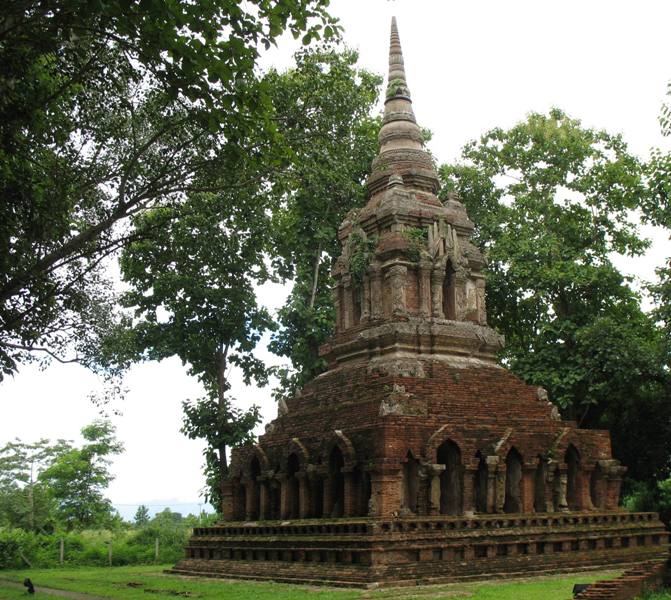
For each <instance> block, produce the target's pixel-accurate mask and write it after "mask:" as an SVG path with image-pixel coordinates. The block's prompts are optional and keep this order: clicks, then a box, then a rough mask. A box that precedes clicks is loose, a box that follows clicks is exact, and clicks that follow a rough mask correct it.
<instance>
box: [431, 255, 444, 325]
mask: <svg viewBox="0 0 671 600" xmlns="http://www.w3.org/2000/svg"><path fill="white" fill-rule="evenodd" d="M444 281H445V269H444V268H440V267H439V268H435V269H433V271H432V272H431V314H432V315H433V316H434V317H435V318H436V319H444V318H445V313H444V312H443V282H444Z"/></svg>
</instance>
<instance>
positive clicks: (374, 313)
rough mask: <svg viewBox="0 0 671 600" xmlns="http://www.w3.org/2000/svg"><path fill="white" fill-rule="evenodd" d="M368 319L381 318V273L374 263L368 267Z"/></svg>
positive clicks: (377, 265)
mask: <svg viewBox="0 0 671 600" xmlns="http://www.w3.org/2000/svg"><path fill="white" fill-rule="evenodd" d="M370 317H371V319H373V320H377V319H381V318H382V273H381V272H380V265H379V264H378V263H375V262H374V263H372V264H371V266H370Z"/></svg>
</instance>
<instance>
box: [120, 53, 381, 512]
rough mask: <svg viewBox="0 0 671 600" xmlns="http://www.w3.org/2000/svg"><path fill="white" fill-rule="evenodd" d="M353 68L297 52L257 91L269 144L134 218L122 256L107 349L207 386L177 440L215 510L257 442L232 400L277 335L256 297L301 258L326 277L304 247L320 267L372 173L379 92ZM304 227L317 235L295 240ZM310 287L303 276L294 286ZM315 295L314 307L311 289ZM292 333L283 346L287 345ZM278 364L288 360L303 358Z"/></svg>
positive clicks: (342, 59)
mask: <svg viewBox="0 0 671 600" xmlns="http://www.w3.org/2000/svg"><path fill="white" fill-rule="evenodd" d="M356 59H357V57H356V54H355V53H353V52H349V51H338V50H337V49H335V48H333V47H321V48H319V49H317V50H312V51H301V52H299V53H298V54H297V56H296V66H295V67H294V68H292V69H290V70H289V71H287V72H286V73H278V72H276V71H271V72H270V73H268V74H267V75H266V76H265V77H264V78H263V83H264V84H265V85H267V86H268V89H270V90H272V92H271V94H270V96H271V100H272V111H273V112H272V114H273V118H274V121H275V123H276V131H275V134H274V137H273V138H269V137H268V136H267V132H266V131H265V130H263V129H259V130H255V131H253V132H252V130H251V129H250V130H249V131H248V132H247V133H248V136H249V137H248V138H247V139H246V140H239V143H244V145H245V146H247V147H250V148H253V149H254V150H253V152H250V153H248V154H247V155H245V156H239V155H232V156H228V157H227V159H226V160H227V161H228V162H227V163H226V164H225V165H224V166H223V167H222V168H221V169H218V170H216V171H214V172H212V173H208V174H203V175H202V176H201V177H200V178H199V185H200V186H201V188H203V189H211V190H216V191H202V192H191V193H189V194H187V196H186V197H185V198H184V199H183V200H182V201H181V202H180V204H179V205H175V206H170V207H166V206H163V207H161V208H155V209H151V210H146V211H144V212H143V213H142V214H140V215H138V216H137V217H134V218H133V219H132V225H133V228H134V231H135V234H136V235H137V236H138V238H140V239H139V240H137V241H132V242H130V243H129V244H128V246H127V247H126V248H125V249H124V251H123V253H122V258H121V272H122V277H123V279H124V281H125V282H127V283H128V284H129V285H130V290H129V291H128V292H127V293H126V294H125V295H124V296H123V299H122V302H123V304H124V305H125V306H126V307H128V308H129V309H132V311H133V324H132V326H131V327H127V328H122V329H121V331H120V332H119V335H118V336H117V337H116V340H115V342H114V344H113V345H115V346H116V348H117V349H118V350H119V352H120V353H121V354H123V353H124V352H126V351H129V350H130V353H129V356H131V357H132V358H133V359H134V360H137V359H139V358H143V359H152V360H157V359H158V360H160V359H162V358H165V357H168V356H173V355H177V356H179V357H180V359H181V360H182V362H183V363H184V364H185V365H188V369H189V373H190V374H192V375H194V376H196V377H198V378H199V380H200V381H201V382H202V383H203V385H204V388H205V392H206V395H205V396H204V397H203V398H200V399H196V400H190V401H186V402H184V405H183V406H184V413H185V418H184V426H183V429H182V431H183V432H184V433H185V434H186V435H188V436H189V437H192V438H201V439H204V440H206V442H207V446H206V449H205V474H206V480H207V487H206V495H207V499H208V500H209V501H210V502H211V503H212V504H213V506H219V505H220V493H221V490H220V485H221V481H222V479H223V478H224V477H225V475H226V473H227V469H228V459H227V451H228V448H230V447H231V446H236V445H239V444H242V443H244V442H246V441H248V440H249V439H251V437H250V436H251V434H250V432H251V430H252V429H253V428H254V426H255V425H256V424H257V423H258V421H259V414H258V409H257V408H256V407H252V408H251V409H250V410H246V411H242V410H240V409H238V408H236V406H235V399H234V398H231V397H230V395H229V394H228V392H229V389H230V382H229V374H228V371H229V368H230V367H231V366H234V367H237V368H238V369H240V370H241V372H242V375H243V378H244V380H245V382H246V383H250V382H251V381H255V382H257V383H260V384H264V383H265V382H266V379H267V370H266V367H265V365H264V364H263V363H262V362H261V361H260V360H259V359H258V358H256V357H255V355H254V353H253V351H254V349H255V347H256V345H257V343H258V342H259V340H260V338H261V336H262V335H263V333H264V332H265V331H272V330H273V329H275V323H274V321H273V319H272V318H271V316H270V315H269V314H268V312H267V311H266V310H265V309H264V308H263V307H260V306H259V305H258V303H257V286H258V285H260V284H263V283H264V282H266V281H268V280H269V278H271V277H272V276H273V275H274V274H278V275H279V276H280V277H289V276H294V275H296V274H297V273H298V271H296V270H295V269H296V267H295V265H296V264H297V263H300V261H297V262H296V261H294V260H293V258H294V257H295V256H296V255H298V256H299V257H303V258H305V256H304V255H305V253H306V252H309V253H310V256H311V257H312V258H310V259H309V264H310V265H311V266H310V269H311V274H312V273H313V272H314V270H315V269H316V272H317V273H319V272H321V273H322V276H323V277H324V278H326V277H327V271H328V269H329V267H330V265H329V262H328V261H326V263H325V265H323V266H322V265H321V264H320V261H321V260H322V251H321V250H320V251H319V253H318V255H315V254H314V248H313V247H312V246H310V243H311V242H313V243H315V244H317V246H320V245H323V248H324V252H325V253H326V254H327V255H328V252H330V251H331V250H332V247H333V241H332V240H331V241H329V240H330V238H331V237H334V236H335V228H336V226H337V223H338V222H339V221H340V219H341V217H342V214H343V210H345V209H346V208H347V206H348V204H347V201H349V202H351V201H352V200H351V198H352V197H354V198H356V197H357V196H356V194H355V192H356V189H357V185H359V184H357V183H356V181H357V177H358V178H359V179H360V178H361V177H362V175H361V174H362V173H363V172H365V168H367V164H368V159H369V158H370V156H369V155H370V153H371V152H372V140H373V137H374V135H373V134H374V132H375V130H376V127H375V122H374V121H372V120H371V119H370V118H369V117H368V112H369V110H370V107H371V105H372V103H373V102H374V100H375V98H376V92H375V86H376V84H377V81H378V80H377V78H375V77H374V76H372V75H370V74H368V73H366V72H362V71H359V70H357V69H356V68H355V63H356ZM327 91H328V92H327ZM353 148H354V149H356V151H355V152H352V149H353ZM350 154H351V156H350ZM364 158H365V160H364ZM364 163H365V165H364ZM353 181H354V183H353ZM346 200H347V201H346ZM308 211H311V212H310V218H308V217H307V216H306V214H305V213H306V212H308ZM329 213H333V214H332V215H330V216H328V215H329ZM325 217H326V218H325ZM306 228H307V229H311V230H312V233H311V235H312V236H315V235H316V236H317V237H316V238H315V237H311V238H310V239H303V235H302V234H303V233H304V232H305V231H306ZM271 232H272V233H271ZM327 241H328V243H327ZM269 257H270V261H269ZM315 261H317V262H315ZM269 262H270V263H271V264H268V263H269ZM313 264H314V266H312V265H313ZM301 273H303V274H304V272H303V271H301ZM304 283H305V284H307V282H306V281H305V280H303V279H301V278H300V276H299V277H297V284H296V285H303V284H304ZM309 284H310V286H311V287H312V288H313V289H314V294H315V297H316V295H317V281H315V282H314V285H313V283H312V281H310V282H309ZM326 296H328V291H327V290H325V288H324V287H323V286H322V287H321V288H320V300H319V301H318V302H316V301H315V298H314V297H313V298H312V300H310V301H307V303H308V304H310V303H311V304H312V305H313V308H314V310H316V311H323V310H328V309H329V307H330V300H329V301H328V302H325V300H324V297H326ZM325 304H326V309H325V308H324V305H325ZM282 314H283V315H285V314H286V313H285V312H283V313H282ZM280 320H281V321H282V322H283V323H284V320H283V317H281V318H280ZM288 331H289V330H287V329H285V330H284V332H283V333H282V334H280V338H279V339H281V340H285V342H287V336H288V335H290V334H289V333H288ZM302 331H303V330H302ZM304 334H305V335H306V336H310V332H309V331H308V332H304ZM280 352H281V353H282V354H289V355H290V356H291V357H292V358H294V357H295V355H296V353H297V352H300V350H299V349H296V350H295V351H294V353H293V354H291V353H290V352H289V351H288V350H286V349H285V348H284V347H283V348H282V349H281V350H280ZM315 357H316V352H315ZM312 360H313V362H314V358H313V359H312Z"/></svg>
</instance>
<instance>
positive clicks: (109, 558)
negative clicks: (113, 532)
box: [107, 540, 112, 567]
mask: <svg viewBox="0 0 671 600" xmlns="http://www.w3.org/2000/svg"><path fill="white" fill-rule="evenodd" d="M107 562H108V563H109V566H110V567H111V566H112V540H110V541H109V542H107Z"/></svg>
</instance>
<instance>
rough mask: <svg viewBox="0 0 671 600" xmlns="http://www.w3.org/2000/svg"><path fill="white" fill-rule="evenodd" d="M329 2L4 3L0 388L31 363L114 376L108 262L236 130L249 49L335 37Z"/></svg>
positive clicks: (262, 123)
mask: <svg viewBox="0 0 671 600" xmlns="http://www.w3.org/2000/svg"><path fill="white" fill-rule="evenodd" d="M327 5H328V0H308V1H303V0H279V1H277V2H267V1H266V0H250V1H249V2H246V3H244V4H240V3H239V2H237V1H235V0H214V1H212V2H207V3H193V2H189V1H187V0H175V1H173V2H171V3H170V5H169V6H166V5H164V4H163V3H151V2H150V3H144V2H142V3H137V2H126V1H121V0H111V1H109V2H94V3H91V2H88V1H85V0H67V1H65V0H54V1H51V2H48V3H46V4H45V3H44V2H38V1H37V0H28V1H22V0H21V1H20V0H10V1H9V2H6V3H4V4H3V11H2V15H1V16H0V96H1V97H2V100H0V193H1V194H2V197H3V202H2V204H1V205H0V247H2V252H1V253H0V378H1V377H2V376H3V375H6V374H10V373H13V372H15V371H16V369H17V368H18V365H19V364H20V363H21V362H24V361H27V360H30V359H31V358H33V357H34V356H44V357H46V358H47V359H48V358H54V359H56V360H59V361H62V362H72V361H76V362H80V363H83V364H85V365H87V366H89V367H91V368H99V369H102V370H103V371H107V372H111V373H112V374H114V373H116V372H117V370H116V369H115V365H113V364H112V362H110V356H109V355H108V354H107V353H106V351H105V347H104V343H103V342H104V339H105V337H106V335H107V333H108V332H109V331H110V329H111V328H113V327H114V326H115V324H116V322H117V321H118V319H119V318H120V316H119V315H117V314H116V313H115V311H114V300H115V299H114V294H113V293H112V290H111V286H110V284H109V282H108V281H107V277H106V270H105V266H106V264H107V262H106V261H107V257H109V256H110V255H112V254H114V253H115V252H117V251H118V250H119V248H121V247H123V246H125V245H126V244H128V243H129V242H130V241H132V240H133V239H136V238H137V234H138V232H137V231H132V230H129V227H128V221H129V219H130V217H132V216H133V215H136V214H138V213H140V212H142V211H144V210H146V209H149V208H152V207H156V206H171V205H173V204H176V203H179V202H180V201H181V200H182V199H183V198H184V196H185V195H186V194H187V193H188V192H191V191H193V190H194V189H196V188H195V184H194V182H195V180H197V179H198V176H199V174H201V173H208V172H215V171H217V170H218V169H219V168H220V167H221V156H222V154H226V153H238V154H242V155H244V154H246V153H247V151H248V150H249V149H248V148H246V147H245V146H244V145H241V144H238V143H237V140H238V139H240V138H244V132H245V131H246V130H247V129H248V128H250V127H251V128H258V127H263V128H265V129H267V130H268V132H269V133H272V131H273V129H274V124H273V123H272V121H271V120H269V119H268V110H269V103H268V98H267V90H266V89H265V88H264V86H263V85H260V84H259V81H258V78H257V76H256V74H255V69H256V63H257V59H258V57H259V47H261V46H264V47H266V48H268V47H269V46H270V45H271V44H274V43H275V41H276V39H277V37H278V36H280V35H281V34H282V33H283V32H284V31H285V30H289V31H291V32H292V34H293V35H294V36H295V37H297V36H299V35H301V34H304V36H303V41H304V43H309V42H310V41H311V40H312V39H314V38H318V37H320V35H323V36H324V37H332V36H333V35H334V34H336V33H337V30H338V28H337V26H336V25H335V23H334V22H333V19H332V18H331V17H330V16H329V15H328V14H327V12H326V6H327Z"/></svg>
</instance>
